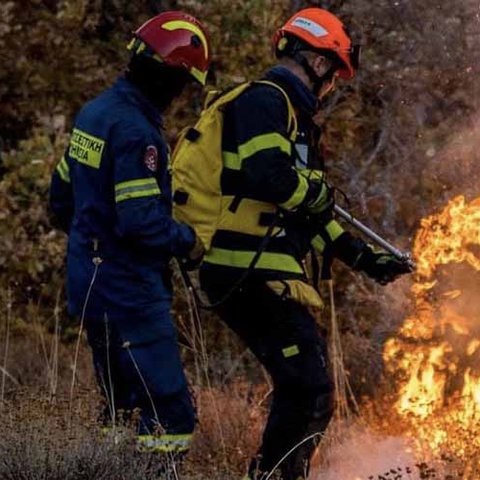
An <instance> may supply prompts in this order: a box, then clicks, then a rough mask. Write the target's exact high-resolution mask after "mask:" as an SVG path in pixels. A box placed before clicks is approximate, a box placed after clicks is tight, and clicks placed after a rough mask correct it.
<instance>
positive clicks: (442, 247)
mask: <svg viewBox="0 0 480 480" xmlns="http://www.w3.org/2000/svg"><path fill="white" fill-rule="evenodd" d="M413 253H414V257H415V260H416V262H417V266H418V270H417V273H416V277H415V278H416V282H415V284H414V285H413V286H412V288H411V293H412V297H413V300H414V304H413V313H412V314H411V315H410V316H408V317H407V318H406V319H405V321H404V324H403V325H402V327H401V329H400V332H399V334H398V336H397V337H396V338H393V339H390V340H389V341H388V342H387V343H386V345H385V349H384V360H385V365H386V370H387V372H388V373H389V374H390V375H391V376H393V377H394V378H395V379H396V380H397V381H398V383H399V385H400V387H399V389H398V393H397V400H396V402H395V405H394V409H395V410H396V412H397V414H398V415H399V416H400V417H401V418H403V419H404V420H405V422H407V424H408V425H410V430H411V431H410V433H411V434H412V436H414V437H417V438H418V437H422V439H423V440H426V441H427V442H428V444H429V447H430V449H431V451H433V452H436V453H437V454H444V452H449V454H452V455H454V456H455V458H458V459H463V458H464V457H465V456H466V455H467V452H468V451H470V450H471V449H476V451H480V438H479V435H478V433H479V425H480V423H479V422H480V313H477V312H479V311H480V299H477V297H478V285H479V283H480V282H478V279H480V277H478V278H477V281H476V284H475V279H476V276H477V275H478V273H477V272H480V198H477V199H475V200H473V201H471V202H468V201H467V200H466V199H465V198H464V197H463V196H459V197H456V198H454V199H453V200H451V201H450V202H449V203H448V205H447V206H446V207H445V208H444V209H443V211H441V212H440V213H438V214H435V215H432V216H430V217H428V218H425V219H423V220H422V222H421V228H420V230H419V232H418V234H417V236H416V238H415V245H414V250H413ZM475 428H476V429H477V430H476V433H475V434H472V432H475ZM469 432H470V434H471V435H470V434H469ZM469 449H470V450H469ZM477 457H478V455H477ZM477 461H478V460H477ZM465 478H466V477H465ZM469 478H470V477H469Z"/></svg>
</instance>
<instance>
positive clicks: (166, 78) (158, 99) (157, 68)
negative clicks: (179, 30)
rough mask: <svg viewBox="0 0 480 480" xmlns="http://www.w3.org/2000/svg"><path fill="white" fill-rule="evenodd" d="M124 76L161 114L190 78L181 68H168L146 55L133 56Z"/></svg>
mask: <svg viewBox="0 0 480 480" xmlns="http://www.w3.org/2000/svg"><path fill="white" fill-rule="evenodd" d="M125 76H126V78H127V80H129V81H130V82H132V83H133V84H134V85H135V86H136V87H137V88H138V89H139V90H140V91H141V92H142V93H143V94H144V95H145V96H146V97H147V98H148V100H150V102H152V104H153V105H154V106H155V107H156V108H157V109H158V110H159V111H161V112H162V111H164V110H165V109H166V108H167V107H168V106H169V105H170V104H171V103H172V100H173V99H174V98H175V97H178V96H179V95H180V94H181V93H182V91H183V89H184V88H185V86H186V85H187V83H189V82H190V81H191V78H192V77H191V76H190V74H189V73H188V72H187V71H186V70H184V69H183V68H175V67H170V66H168V65H165V64H163V63H160V62H159V61H158V60H155V59H154V58H151V57H148V56H146V55H134V56H133V57H132V58H131V60H130V63H129V64H128V68H127V71H126V74H125Z"/></svg>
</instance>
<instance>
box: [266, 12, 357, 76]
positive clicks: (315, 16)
mask: <svg viewBox="0 0 480 480" xmlns="http://www.w3.org/2000/svg"><path fill="white" fill-rule="evenodd" d="M292 37H293V38H292ZM293 39H295V40H297V42H298V41H299V42H300V44H301V45H302V49H303V50H313V51H319V52H323V53H327V54H330V55H332V54H333V55H334V56H335V57H336V58H337V59H338V60H340V62H341V66H340V68H339V69H338V75H339V76H340V77H341V78H343V79H345V80H349V79H351V78H353V77H354V76H355V72H356V70H357V69H358V64H359V56H360V47H359V45H352V40H351V38H350V36H349V34H348V33H347V30H346V27H345V25H344V24H343V23H342V22H341V21H340V20H339V19H338V18H337V17H336V16H335V15H333V14H332V13H330V12H328V11H327V10H323V9H321V8H315V7H313V8H305V9H303V10H300V11H299V12H297V13H296V14H295V15H293V17H291V18H290V19H289V20H288V21H287V22H286V23H285V25H283V27H281V28H280V29H278V30H277V32H276V33H275V35H274V37H273V43H274V46H275V51H276V54H277V56H282V55H288V52H289V48H290V47H289V45H288V44H289V42H290V43H291V42H292V40H293Z"/></svg>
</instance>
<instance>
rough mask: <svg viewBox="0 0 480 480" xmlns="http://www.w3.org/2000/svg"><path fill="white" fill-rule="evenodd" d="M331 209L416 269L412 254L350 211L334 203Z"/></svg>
mask: <svg viewBox="0 0 480 480" xmlns="http://www.w3.org/2000/svg"><path fill="white" fill-rule="evenodd" d="M333 211H334V212H335V213H336V214H338V215H339V216H340V217H341V218H343V219H344V220H345V221H347V222H348V223H349V224H350V225H352V226H353V227H355V228H356V229H358V230H360V231H361V232H362V233H363V234H364V235H365V236H366V237H368V238H369V239H370V240H372V241H373V242H375V243H376V244H377V245H378V246H379V247H381V248H383V249H384V250H386V251H387V252H389V253H391V254H392V255H394V256H395V258H397V259H398V260H400V261H401V262H405V263H406V264H407V265H408V266H409V267H410V268H411V269H412V271H413V270H415V269H416V267H417V266H416V265H415V262H414V261H413V259H412V255H411V254H410V253H409V252H402V251H401V250H399V249H398V248H397V247H395V246H394V245H392V244H391V243H390V242H387V240H385V239H384V238H382V237H381V236H380V235H378V234H377V233H375V232H374V231H373V230H371V229H370V228H368V227H367V226H366V225H364V224H363V223H362V222H360V221H359V220H357V219H356V218H355V217H354V216H353V215H352V214H351V213H349V212H347V211H346V210H344V209H343V208H342V207H339V206H338V205H335V206H334V207H333Z"/></svg>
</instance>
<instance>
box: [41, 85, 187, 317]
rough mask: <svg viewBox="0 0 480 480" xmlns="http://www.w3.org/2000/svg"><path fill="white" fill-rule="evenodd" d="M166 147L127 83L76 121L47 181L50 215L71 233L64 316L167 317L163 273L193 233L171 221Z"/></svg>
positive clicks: (144, 103) (151, 113)
mask: <svg viewBox="0 0 480 480" xmlns="http://www.w3.org/2000/svg"><path fill="white" fill-rule="evenodd" d="M168 157H169V153H168V148H167V145H166V143H165V140H164V138H163V137H162V133H161V116H160V114H159V112H158V111H157V110H156V109H155V108H154V107H153V105H152V104H151V103H150V102H149V101H148V100H147V98H146V97H145V96H144V95H143V94H142V93H141V92H140V91H139V90H138V89H137V88H136V87H135V86H134V85H133V84H131V83H130V82H129V81H128V80H127V79H125V78H120V79H119V80H118V81H117V82H116V83H115V84H114V85H113V87H111V88H109V89H108V90H106V91H104V92H103V93H102V94H100V95H99V96H98V97H97V98H95V99H94V100H92V101H91V102H89V103H87V104H86V105H85V106H84V107H83V109H82V110H81V111H80V113H79V114H78V116H77V118H76V120H75V124H74V128H73V131H72V135H71V139H70V143H69V145H68V148H67V149H66V151H65V155H64V157H63V158H62V160H61V161H60V163H59V164H58V166H57V168H56V169H55V171H54V173H53V176H52V184H51V189H50V207H51V210H52V212H53V214H54V217H55V218H56V220H57V223H58V224H59V225H60V227H61V228H62V229H63V230H64V231H66V232H67V233H69V241H68V252H67V270H68V282H67V283H68V285H67V287H68V288H67V289H68V303H69V310H70V313H71V314H73V315H81V314H82V311H83V309H84V306H85V301H86V297H87V293H88V290H89V287H90V285H91V283H92V279H93V277H94V273H95V262H94V259H95V258H98V259H101V260H99V261H97V262H96V263H97V264H98V263H99V265H98V269H97V272H96V278H95V280H94V282H93V286H92V288H91V292H90V295H89V298H88V302H87V305H86V310H85V316H86V317H87V318H104V317H105V316H108V317H109V318H110V319H122V318H131V317H134V316H136V317H138V316H145V317H151V316H152V315H153V316H155V315H157V314H159V312H162V311H165V310H168V309H169V307H170V302H171V295H172V292H171V286H170V282H169V278H168V274H167V271H168V268H167V264H168V262H169V260H170V258H171V257H172V256H185V255H186V254H187V252H188V251H189V250H190V248H191V247H192V245H193V243H194V233H193V230H192V229H191V228H190V227H188V226H186V225H183V224H179V223H176V222H175V221H174V220H173V219H172V216H171V190H170V178H169V173H168Z"/></svg>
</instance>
